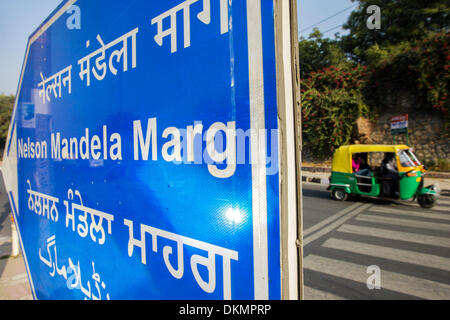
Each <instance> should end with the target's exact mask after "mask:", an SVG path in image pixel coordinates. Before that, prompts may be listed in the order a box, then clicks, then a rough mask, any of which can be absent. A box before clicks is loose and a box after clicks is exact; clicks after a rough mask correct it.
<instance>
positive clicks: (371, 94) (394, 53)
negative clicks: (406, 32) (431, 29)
mask: <svg viewBox="0 0 450 320" xmlns="http://www.w3.org/2000/svg"><path fill="white" fill-rule="evenodd" d="M449 39H450V33H444V32H441V33H435V34H430V35H428V36H427V37H426V38H425V39H422V40H416V41H411V42H404V43H401V44H399V45H396V46H391V47H386V48H385V49H383V50H380V49H379V48H373V49H369V50H368V51H370V52H371V53H370V55H371V56H372V57H374V56H376V55H378V56H377V57H376V58H372V59H373V60H372V61H371V67H370V72H369V77H368V81H367V84H366V88H365V90H364V91H365V97H366V100H367V101H368V104H369V105H371V107H372V109H373V110H374V111H377V112H384V111H385V110H386V109H387V108H388V107H390V105H389V103H387V102H386V97H387V96H392V95H395V94H396V93H398V92H400V91H403V92H409V93H411V94H413V95H414V96H415V98H416V101H417V104H416V108H425V109H435V110H438V111H440V112H441V113H442V116H443V118H444V122H445V128H444V134H448V131H449V128H450V118H449V113H448V110H449V99H448V92H449V89H450V87H449V86H450V72H449V69H450V48H449V44H448V42H449ZM375 52H376V53H375ZM383 52H384V53H383Z"/></svg>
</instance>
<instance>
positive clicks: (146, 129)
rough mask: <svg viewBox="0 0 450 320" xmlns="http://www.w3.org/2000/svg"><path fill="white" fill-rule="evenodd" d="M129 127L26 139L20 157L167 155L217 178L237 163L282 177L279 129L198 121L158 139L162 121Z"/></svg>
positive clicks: (150, 158)
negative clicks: (203, 168)
mask: <svg viewBox="0 0 450 320" xmlns="http://www.w3.org/2000/svg"><path fill="white" fill-rule="evenodd" d="M129 128H130V129H129V131H127V132H122V133H119V132H110V131H111V130H110V129H109V128H108V126H107V125H103V126H101V129H100V130H99V129H97V130H93V129H92V128H83V129H80V130H79V132H80V134H79V135H78V136H74V137H65V136H63V135H62V133H61V132H51V133H50V136H49V137H48V138H47V139H41V140H33V139H31V138H30V137H24V138H22V137H21V138H18V139H17V140H18V141H17V146H18V158H19V159H52V160H55V161H60V160H78V159H81V160H88V161H89V160H91V161H93V160H105V161H106V160H111V161H122V160H133V161H158V159H160V157H162V158H163V160H164V161H166V162H172V163H174V164H175V165H189V164H191V165H192V164H204V163H206V164H207V168H208V171H209V173H210V174H211V175H212V176H214V177H216V178H229V177H231V176H233V175H234V173H235V171H236V166H237V165H238V164H243V165H244V164H252V165H253V164H264V165H265V167H266V168H265V169H266V170H265V171H266V175H274V174H277V173H278V129H270V130H269V129H259V130H256V129H247V130H243V129H236V122H235V121H229V122H227V123H223V122H215V123H213V124H211V125H210V126H209V128H207V129H206V130H205V128H204V125H203V124H202V122H201V121H194V124H193V125H188V126H186V128H176V127H168V128H165V129H164V130H163V131H162V134H161V138H159V137H158V131H157V128H158V125H157V118H149V119H148V120H147V123H146V124H145V123H144V125H143V123H142V122H141V120H135V121H133V123H130V125H129ZM98 131H100V132H98ZM124 137H126V138H127V139H129V140H131V141H129V142H130V143H127V145H131V143H132V145H133V149H132V150H131V148H130V150H129V152H127V151H126V150H124V149H123V148H122V146H123V144H122V140H123V138H124ZM161 140H163V141H161ZM158 146H161V150H158ZM127 150H128V149H127Z"/></svg>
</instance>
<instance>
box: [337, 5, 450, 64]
mask: <svg viewBox="0 0 450 320" xmlns="http://www.w3.org/2000/svg"><path fill="white" fill-rule="evenodd" d="M352 1H353V2H355V1H358V2H359V6H358V7H357V9H356V10H354V11H353V12H352V13H351V15H350V17H349V19H348V21H347V23H346V24H345V25H344V26H343V28H344V29H347V30H349V31H350V33H349V34H348V35H346V36H343V37H342V38H341V41H340V45H341V47H342V49H343V50H344V51H345V52H346V53H347V54H349V55H350V56H351V57H352V58H353V59H355V60H356V61H360V62H366V61H367V50H368V49H369V48H371V47H372V46H374V45H378V46H392V45H395V44H400V43H402V42H404V41H410V40H411V39H415V40H420V39H424V38H425V37H426V36H427V35H428V34H429V33H436V32H442V31H448V28H449V25H448V21H449V19H450V5H449V0H352ZM370 5H377V6H379V7H380V9H381V29H373V30H371V29H369V28H367V19H368V18H369V17H370V14H368V13H367V12H366V10H367V7H369V6H370Z"/></svg>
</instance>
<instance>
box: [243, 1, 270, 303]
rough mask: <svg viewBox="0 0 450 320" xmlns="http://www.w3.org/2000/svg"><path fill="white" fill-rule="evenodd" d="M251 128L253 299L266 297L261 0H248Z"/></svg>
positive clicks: (265, 192) (266, 254)
mask: <svg viewBox="0 0 450 320" xmlns="http://www.w3.org/2000/svg"><path fill="white" fill-rule="evenodd" d="M247 36H248V65H249V87H250V129H251V130H250V131H251V134H252V138H251V139H250V140H251V153H252V216H253V263H254V266H253V271H254V290H255V299H256V300H267V299H269V262H268V248H267V185H266V141H265V134H264V135H261V134H260V132H265V131H264V129H265V115H264V110H265V108H264V72H263V71H264V70H263V49H262V21H261V0H247Z"/></svg>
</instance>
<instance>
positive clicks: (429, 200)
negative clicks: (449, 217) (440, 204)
mask: <svg viewBox="0 0 450 320" xmlns="http://www.w3.org/2000/svg"><path fill="white" fill-rule="evenodd" d="M417 202H418V203H419V205H420V206H421V207H422V208H426V209H430V208H433V206H434V204H435V202H436V199H435V197H434V196H433V195H432V194H421V195H420V196H419V197H418V198H417Z"/></svg>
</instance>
